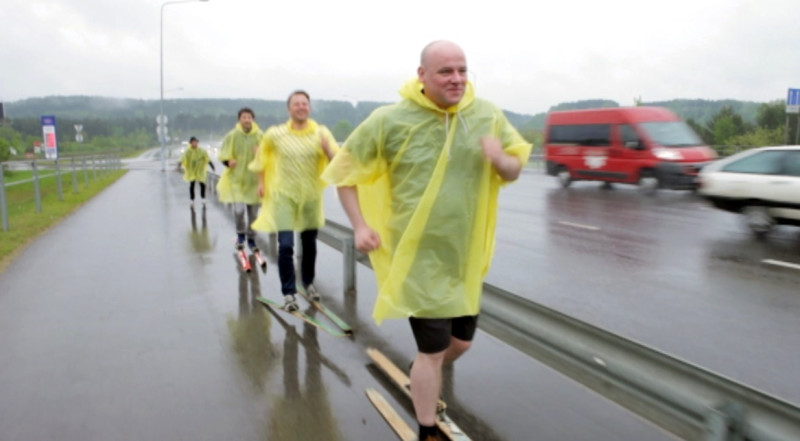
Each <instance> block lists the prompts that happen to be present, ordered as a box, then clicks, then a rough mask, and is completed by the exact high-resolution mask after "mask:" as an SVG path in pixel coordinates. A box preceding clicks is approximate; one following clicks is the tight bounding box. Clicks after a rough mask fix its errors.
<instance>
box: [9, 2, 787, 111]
mask: <svg viewBox="0 0 800 441" xmlns="http://www.w3.org/2000/svg"><path fill="white" fill-rule="evenodd" d="M162 4H163V1H160V0H3V5H2V8H0V19H2V23H3V24H2V26H1V27H0V39H2V44H1V45H0V100H4V101H16V100H19V99H23V98H29V97H40V96H47V95H97V96H111V97H123V98H142V99H158V97H159V72H160V64H159V41H160V39H159V24H160V8H161V5H162ZM798 23H800V0H672V1H669V2H651V1H647V0H606V1H597V0H553V1H548V2H537V1H519V0H517V1H511V0H484V1H480V2H478V1H472V0H464V1H461V2H446V1H436V0H405V1H396V2H393V1H380V0H337V1H333V0H306V1H280V2H277V1H266V0H210V1H208V2H199V1H198V2H189V3H184V4H171V5H168V6H166V7H165V8H164V20H163V25H164V37H163V40H164V41H163V43H164V65H163V68H164V89H165V98H241V99H242V100H243V103H246V100H247V99H248V98H259V99H279V100H283V99H285V97H286V96H287V95H288V94H289V92H291V91H292V90H294V89H299V88H302V89H306V90H307V91H308V92H309V93H310V94H311V97H312V99H313V98H321V99H330V100H349V101H396V100H397V97H398V95H397V90H398V89H399V88H400V86H401V84H402V83H403V82H404V81H405V80H407V79H409V78H413V77H414V76H415V75H416V67H417V66H418V64H419V52H420V50H421V49H422V47H423V46H424V45H425V44H426V43H428V42H430V41H432V40H437V39H448V40H452V41H455V42H456V43H458V44H460V45H461V46H462V48H463V49H464V50H465V52H466V55H467V63H468V66H469V70H470V72H471V74H470V75H471V79H472V81H473V82H474V83H475V86H476V91H477V94H478V96H481V97H483V98H487V99H489V100H491V101H493V102H495V103H496V104H498V105H499V106H501V107H502V108H504V109H506V110H511V111H514V112H519V113H531V114H533V113H537V112H544V111H547V109H548V108H549V107H550V106H552V105H555V104H558V103H560V102H565V101H576V100H583V99H597V98H601V99H611V100H615V101H617V102H619V103H620V104H622V105H630V104H632V103H633V100H634V97H641V98H642V99H643V100H645V101H657V100H668V99H674V98H704V99H712V100H714V99H726V98H731V99H737V100H751V101H770V100H775V99H781V100H783V99H785V97H786V91H787V89H788V88H789V87H800V26H798Z"/></svg>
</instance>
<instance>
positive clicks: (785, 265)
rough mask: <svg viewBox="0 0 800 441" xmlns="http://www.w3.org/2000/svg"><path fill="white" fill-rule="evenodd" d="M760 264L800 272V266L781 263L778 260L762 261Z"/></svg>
mask: <svg viewBox="0 0 800 441" xmlns="http://www.w3.org/2000/svg"><path fill="white" fill-rule="evenodd" d="M761 262H763V263H766V264H768V265H775V266H782V267H784V268H791V269H796V270H800V265H798V264H796V263H789V262H782V261H780V260H773V259H764V260H762V261H761Z"/></svg>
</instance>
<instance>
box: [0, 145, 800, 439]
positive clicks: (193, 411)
mask: <svg viewBox="0 0 800 441" xmlns="http://www.w3.org/2000/svg"><path fill="white" fill-rule="evenodd" d="M131 168H134V169H136V170H135V171H131V172H130V173H128V174H127V175H126V176H125V177H123V178H122V179H121V180H120V181H118V182H117V183H116V184H114V185H113V186H111V187H110V188H109V189H107V190H106V191H105V192H103V193H101V194H100V195H98V196H97V197H96V198H95V199H93V200H92V201H90V202H89V203H87V204H86V206H85V207H83V208H82V209H81V210H79V211H78V212H76V213H75V214H74V215H72V216H70V217H69V218H67V219H65V220H64V221H63V222H61V223H60V224H59V225H58V226H56V227H55V228H53V229H52V230H51V231H49V232H48V233H47V234H45V235H43V236H42V237H41V238H40V239H39V240H37V241H36V242H34V243H33V244H32V245H31V246H30V247H29V248H28V249H27V250H26V251H25V252H24V253H22V254H21V255H20V256H19V258H18V259H17V260H16V261H15V262H14V263H12V264H11V265H10V266H9V267H8V268H7V270H6V272H5V273H3V274H0V354H2V357H0V439H1V440H3V441H6V440H26V441H27V440H50V439H59V440H107V439H116V440H129V439H130V440H134V439H135V440H140V439H159V440H162V439H163V440H183V439H187V440H188V439H191V440H219V439H237V440H276V441H288V440H393V439H395V436H394V435H393V434H392V433H391V432H390V430H389V428H388V426H387V425H386V423H385V422H384V421H383V420H382V418H381V417H380V416H379V415H378V413H377V412H376V411H375V410H374V409H373V408H372V406H371V404H370V403H369V401H368V400H367V399H366V397H365V396H364V389H365V388H367V387H372V388H375V389H377V390H379V391H381V392H382V393H383V394H384V395H385V396H386V397H387V398H389V401H390V402H391V403H392V404H393V405H394V406H395V408H396V409H397V410H398V411H399V412H400V414H401V415H402V416H403V417H404V418H405V419H406V421H408V422H412V421H413V420H412V417H411V413H410V406H409V405H408V403H407V402H406V401H405V399H404V398H403V397H402V396H401V395H399V394H397V393H396V391H395V390H394V389H393V388H392V386H391V384H390V383H388V382H387V381H386V380H385V379H384V378H383V377H382V375H381V374H380V373H379V372H377V371H376V370H375V369H374V368H372V367H371V366H370V364H369V361H368V358H367V356H366V354H365V353H364V350H365V348H367V347H369V346H376V347H379V348H380V349H381V350H383V351H384V352H385V353H386V354H387V355H389V356H390V358H392V359H393V360H394V361H395V362H396V363H397V364H398V365H399V366H406V365H407V364H408V362H409V361H410V358H411V357H412V356H413V353H414V345H413V339H412V336H411V333H410V330H409V329H408V325H407V323H405V322H404V321H387V322H385V323H384V324H383V325H382V326H380V327H377V326H375V325H374V323H373V322H372V319H371V308H372V302H373V296H374V292H375V286H374V280H373V277H372V273H371V271H370V270H368V269H366V268H364V267H361V266H359V268H358V275H357V276H358V293H357V294H354V295H345V294H343V293H342V291H343V290H342V280H341V275H342V271H341V256H340V254H339V253H338V252H337V251H335V250H333V249H331V248H329V247H327V246H325V245H322V244H320V246H319V257H318V264H317V273H318V274H317V283H316V284H317V286H318V288H319V289H320V291H321V293H322V294H323V296H324V297H325V298H326V301H327V304H328V305H329V307H330V308H331V309H333V310H335V311H336V312H337V313H339V314H340V315H341V316H342V317H343V318H344V319H345V320H346V321H348V322H349V323H350V324H351V325H352V326H353V327H354V328H355V336H354V337H352V338H334V337H331V336H329V335H327V334H325V333H324V332H322V331H320V330H317V329H316V328H314V327H310V326H308V325H306V324H304V323H302V322H300V321H298V320H297V319H295V318H294V317H291V316H288V315H285V314H283V313H280V312H277V313H270V312H269V311H268V310H267V309H265V308H263V307H262V306H261V305H260V304H258V303H257V302H255V300H254V297H255V296H257V295H264V296H268V297H271V298H276V299H278V298H279V282H278V278H277V274H276V271H275V267H274V259H271V261H270V268H269V270H268V272H267V274H266V275H264V274H261V273H257V272H254V273H252V274H250V275H246V274H241V273H240V272H239V271H238V269H237V266H236V263H235V261H234V258H233V247H232V243H233V235H234V234H233V233H234V226H233V221H232V216H231V215H230V213H229V212H228V210H226V208H225V207H224V206H222V205H219V204H217V203H215V202H210V203H209V205H208V207H207V209H206V210H202V209H201V208H199V207H198V208H197V209H195V211H194V214H193V212H192V211H191V210H190V209H189V206H188V200H187V199H188V196H187V195H188V189H187V188H186V184H185V183H184V182H183V181H182V180H181V178H180V175H179V174H178V173H174V172H168V173H162V172H160V171H157V170H158V169H159V168H160V164H159V163H157V162H152V161H150V163H149V165H148V164H147V163H146V162H145V161H144V160H143V161H137V162H136V163H135V164H133V165H132V166H131ZM148 168H149V169H148ZM550 187H553V188H550ZM598 191H599V190H598V189H597V188H596V187H594V186H577V187H576V188H575V189H570V190H569V191H568V192H563V191H560V190H557V189H555V188H554V185H553V184H552V183H551V182H550V181H549V180H544V178H543V177H542V176H540V175H538V174H526V175H524V176H523V179H522V181H521V182H520V183H519V184H518V185H515V186H511V187H509V188H508V189H507V190H506V191H505V192H504V194H503V197H502V199H501V209H502V210H503V215H502V216H501V219H500V225H499V231H498V244H497V254H496V256H497V257H496V260H495V265H494V267H493V269H492V271H491V273H490V276H489V281H490V282H494V283H496V284H497V285H499V286H501V287H503V288H505V289H509V290H511V291H515V292H518V293H520V294H521V295H524V296H526V297H529V298H532V299H534V300H536V301H539V302H542V303H544V304H546V305H548V306H553V307H555V308H557V309H561V310H564V311H565V312H568V313H570V314H574V315H576V316H578V317H579V318H582V319H584V320H588V321H591V322H593V323H596V324H600V325H601V326H605V327H608V328H610V329H611V330H612V331H615V332H619V333H622V334H623V335H625V336H628V337H634V338H636V339H639V340H641V341H643V342H645V343H647V344H651V345H653V346H655V347H657V348H659V349H662V350H663V349H667V350H668V352H673V353H677V354H678V355H680V356H682V357H688V358H690V359H692V361H695V360H694V359H693V358H692V357H694V358H696V359H700V362H701V363H700V364H703V365H706V364H709V363H710V364H714V363H716V364H718V365H719V366H723V365H724V366H723V367H726V368H728V369H730V370H735V371H736V373H738V374H741V376H745V377H747V378H751V379H755V380H760V381H761V382H762V385H763V386H765V387H774V388H775V389H777V390H779V391H785V392H786V393H787V394H788V395H793V394H794V395H800V394H798V393H797V391H796V390H794V389H793V388H796V387H797V386H796V384H797V382H796V381H795V382H794V383H789V381H790V380H791V379H792V378H793V377H794V379H795V380H796V375H797V374H795V373H794V372H798V369H794V372H791V373H790V372H784V373H783V374H781V375H778V371H779V369H777V366H778V365H780V364H781V363H783V366H784V367H785V368H788V367H789V366H792V363H796V362H797V358H796V357H797V354H798V353H800V351H797V350H796V349H797V343H795V342H792V341H791V340H790V338H789V335H782V339H781V340H779V341H775V342H772V341H769V339H772V338H774V337H778V336H779V335H778V334H780V333H782V332H788V331H792V330H795V333H794V334H793V335H797V332H796V331H797V324H796V320H795V321H792V322H788V319H789V317H790V316H792V314H793V317H796V316H797V312H798V305H797V292H798V290H797V286H798V285H797V282H798V281H799V280H800V279H798V276H797V275H795V274H793V273H790V272H788V271H776V270H772V269H769V268H761V267H758V266H757V265H756V264H755V263H753V259H757V258H758V257H759V256H760V255H759V254H758V253H761V254H764V255H767V254H769V255H770V256H774V255H776V254H777V255H779V256H783V257H786V258H788V257H791V255H792V254H791V253H792V252H793V251H792V249H793V248H791V246H781V245H775V244H772V243H768V244H766V245H763V247H762V248H761V249H760V251H758V250H759V248H758V247H757V245H753V244H751V243H750V242H748V239H747V238H746V236H745V235H744V234H743V233H742V232H741V231H739V230H738V224H737V223H736V222H735V221H734V220H731V219H727V218H725V217H724V216H723V217H719V219H723V221H716V220H715V222H717V223H718V225H716V226H710V225H706V224H705V222H707V221H706V219H707V217H708V216H712V217H713V218H714V219H716V218H717V214H716V213H714V212H711V211H705V210H702V209H698V210H697V212H696V213H702V214H692V215H690V216H689V219H688V220H687V219H686V214H685V213H684V211H686V210H687V209H686V205H687V204H688V206H690V207H693V206H694V205H693V204H695V202H693V201H692V200H690V199H687V198H685V197H684V196H681V195H680V194H677V193H676V194H675V195H673V194H669V195H666V196H663V197H661V198H660V199H658V200H657V201H649V200H647V199H645V198H644V197H639V196H638V195H637V194H635V192H633V191H632V190H630V189H622V188H620V189H619V190H618V191H616V192H614V193H609V194H603V195H601V198H604V199H607V200H606V202H607V203H610V204H613V206H614V207H616V208H614V209H612V208H611V207H606V205H605V204H603V203H600V202H596V201H597V200H598V199H597V198H596V193H597V192H598ZM328 197H329V198H332V197H333V196H332V193H328ZM212 199H213V196H210V199H209V200H212ZM609 200H610V201H611V202H608V201H609ZM593 201H594V202H593ZM328 205H329V208H328V212H329V216H330V217H331V218H333V219H336V218H337V217H339V219H340V220H343V219H342V218H341V217H340V216H341V211H340V210H338V206H335V205H332V204H328ZM651 211H652V212H653V213H651ZM690 212H691V213H695V211H690ZM721 215H722V214H721ZM561 221H571V222H582V223H587V222H590V221H597V222H596V223H597V224H598V225H601V227H602V228H604V229H609V230H611V229H612V227H614V228H615V230H614V231H615V232H614V233H613V234H612V233H611V232H609V233H607V234H606V233H602V234H597V232H596V231H595V232H594V233H595V234H590V233H592V230H581V229H577V228H575V229H574V230H573V229H570V228H574V227H568V226H566V225H565V224H561V223H559V222H561ZM698 224H699V225H698ZM701 226H702V227H701ZM651 230H655V231H656V232H657V233H658V234H656V235H652V234H645V233H646V232H649V231H651ZM688 233H697V234H700V238H699V239H698V238H695V239H691V238H689V237H685V235H686V234H688ZM787 234H790V233H787ZM653 237H655V238H653ZM781 238H783V237H781ZM266 239H267V238H266V237H264V236H262V237H260V238H259V240H260V245H261V246H262V248H264V249H268V246H267V242H266ZM787 240H788V239H787ZM774 242H775V243H778V244H780V243H783V242H782V241H781V240H777V241H774ZM743 243H744V246H745V247H746V248H749V249H748V250H746V251H740V248H739V247H740V246H742V244H743ZM680 249H682V250H683V251H680V252H679V251H677V250H680ZM794 249H796V248H794ZM609 250H613V251H609ZM754 250H755V251H754ZM781 253H784V254H781ZM742 256H744V257H742ZM271 257H274V256H271ZM795 257H796V254H795ZM520 262H523V263H524V267H522V268H521V267H520V266H519V263H520ZM531 269H535V271H532V270H531ZM748 271H749V274H750V276H747V274H748ZM746 277H749V278H747V280H749V283H750V285H747V284H746V283H745V281H743V280H742V278H746ZM681 280H684V282H680V281H681ZM501 282H502V283H501ZM698 285H699V286H698ZM710 287H714V289H713V290H712V289H710ZM737 289H738V290H737ZM751 289H752V290H753V293H752V294H751V295H746V294H748V293H750V292H751ZM687 290H688V291H687ZM793 295H794V297H793ZM732 302H733V303H732ZM756 313H757V314H762V315H761V316H759V315H754V314H756ZM745 318H746V319H745ZM676 325H677V326H676ZM723 325H725V326H727V327H723ZM742 326H744V327H745V329H744V330H742V329H740V328H741V327H742ZM748 331H753V332H754V333H755V334H756V335H753V336H749V332H748ZM697 333H699V334H697ZM698 336H702V337H703V338H699V337H698ZM759 338H760V339H761V341H762V344H761V345H760V347H759V345H756V344H755V341H756V340H758V339H759ZM764 341H769V343H770V344H763V342H764ZM709 348H718V349H717V350H712V351H710V353H709V350H708V349H709ZM752 351H755V354H754V355H750V353H752ZM786 351H794V352H793V353H791V354H788V353H785V352H786ZM781 353H783V354H784V355H783V357H784V358H783V359H782V360H781V359H778V358H777V357H778V356H779V354H781ZM767 364H768V366H765V365H767ZM712 367H713V366H712ZM787 370H788V369H787ZM446 376H447V379H448V382H447V383H448V384H447V388H446V391H445V399H446V400H447V401H448V404H449V409H450V414H451V416H452V417H453V419H454V420H455V421H456V422H458V423H459V424H460V425H461V426H462V427H463V428H464V429H465V430H466V431H467V432H468V433H470V434H471V435H472V437H473V439H475V440H541V441H548V440H553V441H556V440H576V441H580V440H587V441H588V440H612V439H613V440H622V441H626V440H630V441H633V440H644V439H647V440H661V439H670V437H669V436H668V435H666V434H665V433H663V432H662V431H660V430H659V429H658V428H655V427H653V426H651V425H650V424H648V423H646V422H644V421H642V420H640V419H638V418H637V417H635V416H633V415H631V414H629V413H628V412H627V411H625V410H624V409H621V408H619V407H618V406H616V405H615V404H613V403H610V402H608V401H606V400H604V399H603V398H602V397H600V396H598V395H596V394H594V393H592V392H591V391H588V390H586V389H584V388H583V387H581V386H579V385H577V384H575V383H573V382H572V381H570V380H568V379H566V378H564V377H562V376H561V375H559V374H558V373H557V372H554V371H552V370H550V369H549V368H547V367H545V366H542V365H541V364H539V363H537V362H536V361H535V360H532V359H530V358H529V357H527V356H525V355H522V354H519V353H517V352H516V351H514V350H513V349H511V348H509V347H508V346H506V345H505V344H503V343H501V342H498V341H496V340H494V339H493V338H492V337H490V336H487V335H486V334H484V333H480V332H479V333H478V336H477V338H476V341H475V344H474V346H473V349H472V350H471V351H470V352H469V353H468V354H467V355H465V357H464V358H463V359H462V360H459V361H458V362H457V364H456V366H455V367H454V368H453V369H451V370H449V371H448V372H447V375H446ZM734 378H736V377H735V376H734Z"/></svg>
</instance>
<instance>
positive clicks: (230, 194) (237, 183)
mask: <svg viewBox="0 0 800 441" xmlns="http://www.w3.org/2000/svg"><path fill="white" fill-rule="evenodd" d="M261 135H262V133H261V129H259V128H258V124H256V123H255V122H253V127H252V128H251V129H250V132H249V133H245V132H244V129H242V126H241V124H239V123H236V127H235V128H234V129H233V130H231V131H230V132H228V134H227V135H225V139H224V140H223V141H222V149H221V150H220V152H219V156H218V158H219V160H220V161H230V160H231V159H235V160H236V166H235V167H233V168H230V167H225V170H223V171H222V175H220V177H219V183H217V194H218V195H219V200H220V202H224V203H232V202H243V203H245V204H257V203H258V176H256V174H255V173H253V172H251V171H250V170H248V169H247V164H248V163H250V161H252V160H253V158H254V157H255V148H256V147H257V146H258V143H259V142H260V141H261Z"/></svg>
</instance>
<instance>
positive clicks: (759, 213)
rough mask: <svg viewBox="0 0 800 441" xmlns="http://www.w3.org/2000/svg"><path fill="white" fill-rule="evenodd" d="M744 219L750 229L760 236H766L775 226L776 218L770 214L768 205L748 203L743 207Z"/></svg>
mask: <svg viewBox="0 0 800 441" xmlns="http://www.w3.org/2000/svg"><path fill="white" fill-rule="evenodd" d="M742 214H743V215H744V220H745V222H746V223H747V226H748V227H749V228H750V230H752V231H753V233H755V235H756V236H758V237H764V236H766V235H767V233H769V232H770V230H772V227H774V226H775V219H773V218H772V216H770V214H769V212H768V211H767V209H766V207H761V206H758V205H748V206H746V207H744V208H743V209H742Z"/></svg>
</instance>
